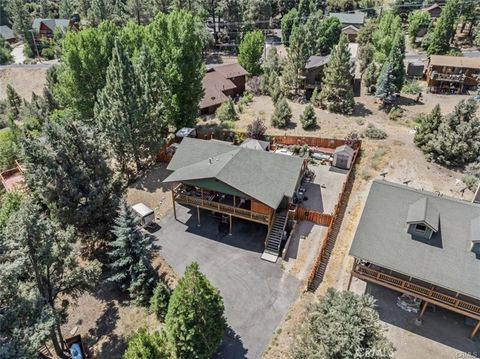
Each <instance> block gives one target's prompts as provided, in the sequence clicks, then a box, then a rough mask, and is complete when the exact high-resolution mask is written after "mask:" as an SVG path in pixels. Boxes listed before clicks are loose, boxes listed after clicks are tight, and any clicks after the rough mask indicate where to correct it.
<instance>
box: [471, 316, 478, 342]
mask: <svg viewBox="0 0 480 359" xmlns="http://www.w3.org/2000/svg"><path fill="white" fill-rule="evenodd" d="M478 329H480V320H479V321H478V322H477V325H475V328H473V330H472V335H470V338H471V339H473V337H474V336H475V334H477V332H478Z"/></svg>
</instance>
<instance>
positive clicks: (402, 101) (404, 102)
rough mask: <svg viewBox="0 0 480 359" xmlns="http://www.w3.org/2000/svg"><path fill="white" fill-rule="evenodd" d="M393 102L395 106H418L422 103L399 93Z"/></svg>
mask: <svg viewBox="0 0 480 359" xmlns="http://www.w3.org/2000/svg"><path fill="white" fill-rule="evenodd" d="M394 104H395V105H396V106H418V105H422V104H423V103H422V102H421V101H419V102H417V101H415V100H414V99H413V98H409V97H405V96H402V95H399V96H398V97H396V98H395V101H394Z"/></svg>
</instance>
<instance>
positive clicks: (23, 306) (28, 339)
mask: <svg viewBox="0 0 480 359" xmlns="http://www.w3.org/2000/svg"><path fill="white" fill-rule="evenodd" d="M75 239H76V238H75V233H74V230H73V228H71V227H67V228H66V229H62V228H61V226H60V224H59V223H58V222H57V221H56V220H52V219H49V218H48V217H46V215H45V214H44V213H41V212H40V207H39V206H37V205H35V204H34V203H29V202H27V203H25V204H24V205H23V206H22V207H21V208H20V210H19V211H18V212H17V215H16V216H13V217H12V218H11V219H10V221H9V222H8V224H7V227H6V228H5V231H4V236H3V237H2V245H3V247H4V250H5V251H4V253H3V255H2V260H1V261H0V271H1V273H2V275H1V276H0V302H1V303H2V315H0V326H1V328H2V337H4V338H5V337H6V338H7V342H8V347H9V348H10V350H8V348H7V350H8V351H11V352H13V353H19V352H20V353H21V354H20V355H19V356H15V354H14V355H13V357H17V358H18V357H33V355H25V354H26V353H33V352H35V351H37V350H38V349H39V346H40V345H41V344H44V343H45V341H46V339H47V338H48V339H50V340H51V341H52V343H53V347H54V349H55V352H56V354H57V356H59V357H60V358H67V355H66V348H65V346H64V340H63V335H62V331H61V329H60V325H61V324H62V323H63V322H64V321H65V320H66V318H67V309H68V303H69V302H68V299H76V298H78V296H80V295H81V294H82V293H83V292H84V291H86V290H88V289H91V288H92V287H93V285H94V284H95V282H96V280H97V279H98V276H99V275H100V264H99V263H98V262H92V263H91V264H88V265H79V263H78V261H77V258H78V257H79V255H78V253H77V252H76V251H75V247H74V244H75ZM12 288H15V294H14V295H11V294H13V293H12V292H11V290H12ZM9 295H11V296H9ZM30 315H32V316H31V317H30ZM2 339H3V338H2ZM4 349H5V347H4V346H3V344H2V348H1V349H0V353H1V352H2V351H4ZM7 354H8V352H7ZM5 357H9V356H3V355H2V358H5Z"/></svg>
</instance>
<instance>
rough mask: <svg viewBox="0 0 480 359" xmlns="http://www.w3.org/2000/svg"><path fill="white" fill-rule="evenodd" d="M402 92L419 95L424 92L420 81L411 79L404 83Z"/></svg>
mask: <svg viewBox="0 0 480 359" xmlns="http://www.w3.org/2000/svg"><path fill="white" fill-rule="evenodd" d="M402 92H403V93H406V94H408V95H417V94H418V93H420V92H422V86H421V85H420V83H419V82H418V81H410V82H407V83H406V84H405V85H403V88H402Z"/></svg>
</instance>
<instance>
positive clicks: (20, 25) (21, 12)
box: [0, 0, 33, 51]
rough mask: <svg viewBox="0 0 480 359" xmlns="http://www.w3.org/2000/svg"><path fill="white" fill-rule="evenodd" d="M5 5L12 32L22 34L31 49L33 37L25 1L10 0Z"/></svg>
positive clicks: (30, 19)
mask: <svg viewBox="0 0 480 359" xmlns="http://www.w3.org/2000/svg"><path fill="white" fill-rule="evenodd" d="M6 7H7V13H8V18H9V20H10V22H11V23H12V29H13V32H14V33H15V34H17V35H21V36H23V38H24V40H25V41H26V42H27V44H28V46H30V49H31V50H32V51H33V37H32V33H31V32H30V30H31V29H32V18H31V16H30V13H29V12H28V10H27V4H26V2H25V1H23V0H10V1H8V2H7V6H6ZM0 10H1V8H0ZM0 16H1V15H0ZM2 25H4V24H2Z"/></svg>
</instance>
